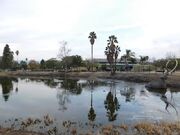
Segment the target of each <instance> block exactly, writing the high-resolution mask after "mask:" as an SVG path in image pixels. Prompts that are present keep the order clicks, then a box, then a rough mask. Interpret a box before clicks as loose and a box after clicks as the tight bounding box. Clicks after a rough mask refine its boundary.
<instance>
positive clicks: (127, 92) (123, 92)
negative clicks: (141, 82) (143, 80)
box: [120, 87, 135, 102]
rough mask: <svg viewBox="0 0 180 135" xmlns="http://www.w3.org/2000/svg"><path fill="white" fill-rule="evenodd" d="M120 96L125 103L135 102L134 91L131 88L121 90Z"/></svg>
mask: <svg viewBox="0 0 180 135" xmlns="http://www.w3.org/2000/svg"><path fill="white" fill-rule="evenodd" d="M120 93H121V95H123V96H125V97H126V102H131V101H132V100H135V90H134V88H131V87H125V88H124V89H123V90H120Z"/></svg>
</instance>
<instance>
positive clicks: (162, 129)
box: [0, 122, 180, 135]
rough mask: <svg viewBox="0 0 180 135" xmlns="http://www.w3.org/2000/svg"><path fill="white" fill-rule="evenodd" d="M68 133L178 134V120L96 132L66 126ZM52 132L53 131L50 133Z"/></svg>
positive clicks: (2, 134)
mask: <svg viewBox="0 0 180 135" xmlns="http://www.w3.org/2000/svg"><path fill="white" fill-rule="evenodd" d="M68 130H69V131H68V132H67V134H68V135H77V134H81V135H119V134H126V135H164V134H165V135H179V133H180V122H159V123H151V122H139V123H135V124H133V125H126V124H121V125H112V124H109V125H104V126H101V127H98V129H97V131H96V132H92V131H91V130H87V133H85V134H84V133H80V132H79V131H78V129H76V128H68ZM48 134H49V135H50V133H36V132H31V131H25V130H14V129H11V128H0V135H48ZM52 134H53V133H52Z"/></svg>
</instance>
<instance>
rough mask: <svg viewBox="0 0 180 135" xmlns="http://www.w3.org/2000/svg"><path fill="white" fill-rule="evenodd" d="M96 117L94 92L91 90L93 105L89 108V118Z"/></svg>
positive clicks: (93, 118) (91, 119) (92, 119)
mask: <svg viewBox="0 0 180 135" xmlns="http://www.w3.org/2000/svg"><path fill="white" fill-rule="evenodd" d="M95 118H96V113H95V110H94V108H93V92H92V90H91V107H90V109H89V113H88V119H89V120H90V121H94V120H95Z"/></svg>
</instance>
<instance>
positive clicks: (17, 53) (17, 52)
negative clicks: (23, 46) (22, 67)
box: [15, 50, 19, 62]
mask: <svg viewBox="0 0 180 135" xmlns="http://www.w3.org/2000/svg"><path fill="white" fill-rule="evenodd" d="M15 53H16V55H17V62H18V55H19V51H18V50H16V52H15Z"/></svg>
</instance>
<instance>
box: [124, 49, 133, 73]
mask: <svg viewBox="0 0 180 135" xmlns="http://www.w3.org/2000/svg"><path fill="white" fill-rule="evenodd" d="M134 57H135V53H134V52H132V51H131V50H129V49H126V54H124V55H123V56H122V57H121V60H122V59H123V60H124V61H125V64H126V69H128V60H129V59H131V58H134Z"/></svg>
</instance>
